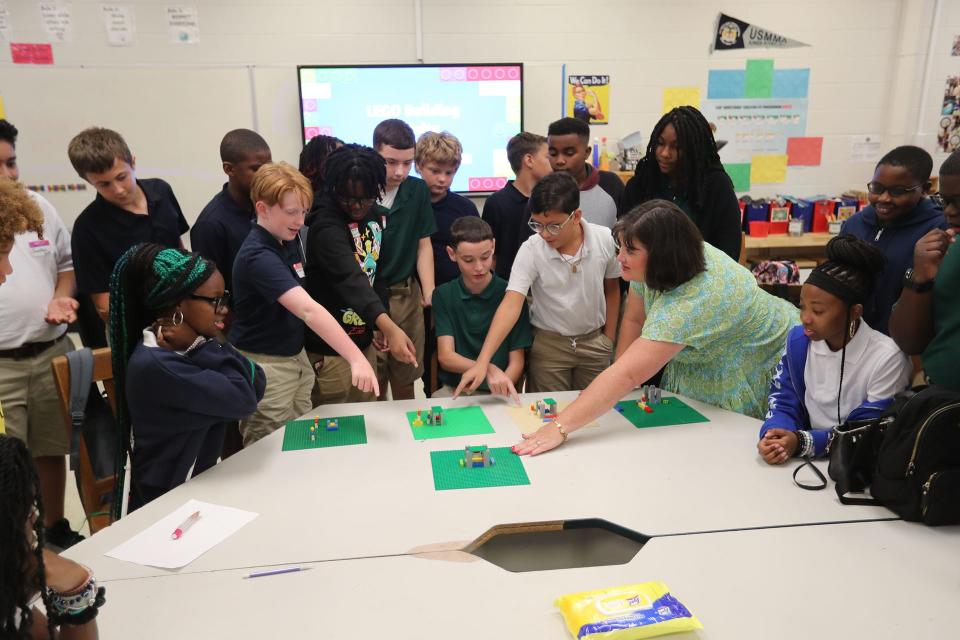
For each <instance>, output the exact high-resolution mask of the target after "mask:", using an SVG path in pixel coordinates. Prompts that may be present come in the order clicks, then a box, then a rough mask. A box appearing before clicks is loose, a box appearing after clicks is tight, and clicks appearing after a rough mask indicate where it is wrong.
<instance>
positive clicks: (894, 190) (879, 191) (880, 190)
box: [867, 182, 923, 198]
mask: <svg viewBox="0 0 960 640" xmlns="http://www.w3.org/2000/svg"><path fill="white" fill-rule="evenodd" d="M922 188H923V185H922V184H918V185H916V186H915V187H909V188H908V187H888V186H886V185H883V184H881V183H879V182H870V183H868V184H867V191H869V192H870V193H872V194H873V195H875V196H882V195H883V194H884V193H889V194H890V197H891V198H899V197H900V196H905V195H907V194H908V193H910V192H911V191H916V190H917V189H922Z"/></svg>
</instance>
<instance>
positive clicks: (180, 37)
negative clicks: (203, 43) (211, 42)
mask: <svg viewBox="0 0 960 640" xmlns="http://www.w3.org/2000/svg"><path fill="white" fill-rule="evenodd" d="M167 24H168V25H169V27H170V40H171V41H173V42H177V43H180V44H196V43H198V42H200V14H199V12H198V11H197V8H196V7H167Z"/></svg>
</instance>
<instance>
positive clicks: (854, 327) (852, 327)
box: [181, 314, 857, 340]
mask: <svg viewBox="0 0 960 640" xmlns="http://www.w3.org/2000/svg"><path fill="white" fill-rule="evenodd" d="M181 315H182V314H181ZM856 332H857V321H856V320H851V321H850V329H849V331H848V333H849V335H850V339H851V340H853V336H854V334H855V333H856Z"/></svg>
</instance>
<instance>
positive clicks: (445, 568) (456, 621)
mask: <svg viewBox="0 0 960 640" xmlns="http://www.w3.org/2000/svg"><path fill="white" fill-rule="evenodd" d="M958 541H960V527H949V528H940V529H934V528H928V527H924V526H922V525H919V524H913V523H906V522H902V521H893V522H865V523H848V524H830V525H814V526H798V527H786V528H773V529H754V530H749V531H730V532H717V533H706V534H693V535H681V536H668V537H662V538H654V539H652V540H650V541H649V542H648V543H647V544H646V546H645V547H644V548H643V549H641V550H640V551H639V552H638V553H637V554H636V556H634V558H633V559H632V560H631V561H630V562H629V563H628V564H622V565H616V566H601V567H586V568H575V569H564V570H557V571H534V572H525V573H511V572H508V571H505V570H503V569H501V568H499V567H497V566H495V565H492V564H490V563H488V562H486V561H484V560H481V559H478V558H476V557H474V556H472V555H469V554H465V553H463V552H458V551H454V552H446V553H428V554H423V555H419V556H395V557H386V558H369V559H358V560H344V561H332V562H321V563H313V564H309V565H303V566H307V567H309V569H308V570H306V571H302V572H299V573H290V574H285V575H275V576H270V577H263V578H255V579H244V576H246V575H247V574H248V573H249V572H250V569H246V568H245V569H242V570H228V571H217V572H205V573H193V574H188V575H178V576H167V577H154V578H141V579H134V580H119V581H106V582H105V586H106V588H107V604H106V606H105V607H104V608H103V609H102V611H101V615H100V617H99V619H98V622H99V625H100V631H101V637H104V638H113V637H126V636H128V635H133V634H134V633H135V634H136V637H137V638H138V640H150V639H152V638H158V639H159V638H171V637H190V638H268V637H300V636H303V637H309V638H325V639H329V640H339V639H344V638H391V639H394V640H401V639H410V640H414V639H416V640H424V639H428V638H459V639H463V640H470V639H477V640H481V639H483V640H487V639H489V638H523V639H534V638H536V639H541V638H543V639H556V640H564V639H566V638H570V637H571V636H570V635H569V634H568V633H567V631H566V628H565V627H564V625H563V623H562V619H561V617H560V615H559V613H558V612H557V610H556V609H555V608H554V607H553V606H552V603H553V600H554V598H556V597H557V596H559V595H562V594H566V593H576V592H580V591H587V590H593V589H602V588H607V587H614V586H618V585H624V584H631V583H635V582H645V581H662V582H664V583H666V584H667V586H668V587H669V588H670V590H671V592H672V593H673V594H674V595H675V596H676V597H677V598H679V600H680V601H681V602H682V603H683V604H684V605H686V606H687V607H688V609H689V610H690V611H691V612H692V613H693V614H694V615H695V616H697V617H698V618H699V620H700V622H701V623H702V624H703V626H704V629H703V631H700V632H698V633H697V634H683V635H677V636H669V637H671V638H677V639H678V640H680V639H681V638H687V639H689V638H699V639H700V640H753V639H756V640H761V639H763V640H766V639H768V638H777V639H778V640H793V639H796V640H801V639H802V640H807V639H809V638H822V639H835V638H851V639H853V638H871V639H872V640H884V639H890V640H895V639H896V640H900V639H902V638H924V639H926V638H950V637H956V634H957V631H956V626H957V621H956V603H957V602H958V600H960V563H958V562H957V549H958V546H957V543H958Z"/></svg>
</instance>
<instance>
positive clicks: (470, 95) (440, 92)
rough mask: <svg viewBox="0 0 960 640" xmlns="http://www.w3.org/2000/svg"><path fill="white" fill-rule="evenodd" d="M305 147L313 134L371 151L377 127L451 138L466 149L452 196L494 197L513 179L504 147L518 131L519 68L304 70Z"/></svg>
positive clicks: (519, 113) (302, 76)
mask: <svg viewBox="0 0 960 640" xmlns="http://www.w3.org/2000/svg"><path fill="white" fill-rule="evenodd" d="M299 72H300V98H301V108H302V110H303V139H304V142H306V141H307V140H309V139H310V138H312V137H314V136H317V135H328V136H336V137H337V138H340V139H341V140H343V141H344V142H356V143H360V144H365V145H370V144H371V143H372V142H373V129H374V127H376V126H377V124H378V123H379V122H380V121H381V120H385V119H387V118H400V119H401V120H404V121H405V122H407V123H408V124H409V125H410V126H411V127H412V128H413V132H414V134H415V135H416V136H417V137H418V138H419V137H420V134H422V133H424V132H425V131H449V132H450V133H452V134H453V135H455V136H457V138H458V139H459V140H460V144H462V145H463V162H462V164H461V165H460V170H459V171H458V172H457V176H456V179H455V180H454V182H453V187H452V189H453V191H461V192H467V191H496V190H497V189H500V188H502V187H503V186H504V185H505V184H506V181H507V180H509V179H511V178H512V177H513V172H512V171H511V170H510V163H509V162H507V150H506V147H507V141H508V140H509V139H510V138H511V137H513V136H514V135H516V134H517V133H518V132H519V131H520V126H521V109H522V106H521V104H522V98H521V96H522V76H523V72H522V66H521V65H499V66H487V65H479V66H462V67H438V66H410V67H338V68H331V67H310V68H301V69H300V70H299Z"/></svg>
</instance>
